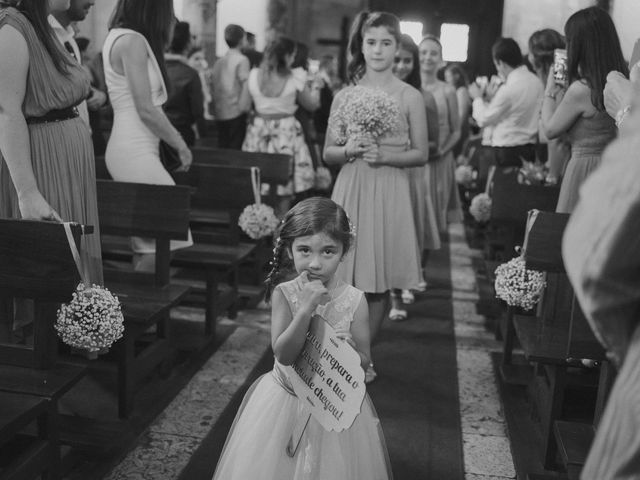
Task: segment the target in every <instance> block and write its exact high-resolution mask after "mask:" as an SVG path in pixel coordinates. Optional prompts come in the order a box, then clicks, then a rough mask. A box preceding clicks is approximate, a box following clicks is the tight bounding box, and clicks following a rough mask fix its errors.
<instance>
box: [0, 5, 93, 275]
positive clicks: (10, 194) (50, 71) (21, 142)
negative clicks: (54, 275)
mask: <svg viewBox="0 0 640 480" xmlns="http://www.w3.org/2000/svg"><path fill="white" fill-rule="evenodd" d="M68 8H69V1H68V0H67V1H63V0H57V1H52V0H32V1H28V2H26V1H23V2H16V1H8V2H7V1H3V2H0V45H3V48H0V217H4V218H25V219H32V220H51V221H65V222H78V223H81V224H84V225H93V226H94V233H93V235H87V236H86V237H84V238H83V248H82V252H81V255H82V258H83V262H84V264H85V265H86V267H87V268H88V270H89V278H90V280H91V282H93V283H97V284H101V283H102V255H101V251H100V231H99V222H98V207H97V200H96V178H95V162H94V157H93V147H92V144H91V134H90V132H89V125H88V124H87V123H86V122H85V121H83V120H82V119H80V117H79V116H78V111H77V110H76V108H75V107H76V106H77V105H78V104H80V103H81V102H82V101H83V100H84V99H85V98H87V96H88V95H89V93H90V92H91V86H90V84H89V76H88V75H87V73H86V72H85V71H84V70H83V68H82V67H81V66H80V64H79V63H78V62H77V61H76V60H74V59H73V58H72V57H71V56H70V55H69V54H68V53H67V51H66V50H65V49H64V47H63V46H62V45H61V44H60V43H59V42H58V40H57V39H56V37H55V35H54V32H53V30H52V29H51V27H50V26H49V24H48V22H47V15H49V14H50V13H54V12H62V11H64V10H66V9H68ZM8 45H10V46H11V48H8V47H7V46H8Z"/></svg>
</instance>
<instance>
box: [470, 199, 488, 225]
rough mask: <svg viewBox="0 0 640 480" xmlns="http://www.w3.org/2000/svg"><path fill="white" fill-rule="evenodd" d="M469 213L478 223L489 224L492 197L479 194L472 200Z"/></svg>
mask: <svg viewBox="0 0 640 480" xmlns="http://www.w3.org/2000/svg"><path fill="white" fill-rule="evenodd" d="M469 213H470V214H471V216H472V217H473V218H474V219H475V221H476V222H478V223H484V222H488V221H489V219H490V218H491V197H490V196H489V194H487V193H479V194H478V195H476V196H475V197H473V198H472V199H471V205H469Z"/></svg>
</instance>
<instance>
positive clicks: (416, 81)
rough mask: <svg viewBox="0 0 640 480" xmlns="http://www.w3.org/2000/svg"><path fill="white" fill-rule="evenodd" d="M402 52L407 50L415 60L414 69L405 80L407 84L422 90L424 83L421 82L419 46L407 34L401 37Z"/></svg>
mask: <svg viewBox="0 0 640 480" xmlns="http://www.w3.org/2000/svg"><path fill="white" fill-rule="evenodd" d="M399 46H400V49H401V50H406V51H407V52H409V53H410V54H411V58H412V59H413V68H412V69H411V71H410V72H409V75H407V78H405V79H404V81H405V82H406V83H408V84H409V85H411V86H412V87H414V88H417V89H418V90H420V86H421V85H422V81H421V80H420V52H419V51H418V46H417V45H416V42H414V41H413V38H411V37H410V36H409V35H407V34H406V33H403V34H402V35H400V43H399Z"/></svg>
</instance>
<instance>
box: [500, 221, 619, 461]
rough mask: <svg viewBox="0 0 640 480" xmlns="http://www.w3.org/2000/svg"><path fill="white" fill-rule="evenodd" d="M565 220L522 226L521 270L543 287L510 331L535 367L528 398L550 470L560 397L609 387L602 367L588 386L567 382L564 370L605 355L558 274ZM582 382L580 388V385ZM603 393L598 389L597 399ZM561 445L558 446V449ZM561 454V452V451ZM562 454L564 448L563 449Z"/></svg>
mask: <svg viewBox="0 0 640 480" xmlns="http://www.w3.org/2000/svg"><path fill="white" fill-rule="evenodd" d="M568 217H569V215H567V214H559V213H549V212H541V211H533V212H531V215H530V217H529V220H528V222H527V234H526V237H525V241H524V246H523V256H524V258H525V261H526V265H527V268H531V269H534V270H539V271H545V272H547V275H546V281H547V287H546V289H545V291H544V293H543V296H542V298H541V299H540V302H539V305H538V314H537V316H536V317H534V318H532V317H530V316H528V317H524V316H519V315H516V316H515V317H514V319H513V325H514V329H515V332H516V335H517V336H518V339H519V340H520V344H521V345H522V349H523V351H524V355H525V357H526V358H527V360H528V361H530V362H532V363H534V364H536V365H537V375H536V376H535V377H534V378H533V380H532V384H531V389H530V390H531V392H532V393H533V394H534V398H535V399H536V405H537V407H538V411H539V417H540V419H541V426H542V434H543V445H542V458H543V464H544V466H545V468H553V467H554V462H555V457H556V452H557V444H556V441H555V438H554V423H555V422H556V421H558V420H560V419H561V411H562V406H563V403H564V393H565V390H566V388H567V386H568V385H569V384H570V383H571V382H573V383H575V381H576V380H579V381H580V382H579V384H580V385H582V386H585V387H593V388H597V387H598V385H601V386H604V385H605V384H606V383H608V382H609V380H608V378H607V377H608V376H609V374H610V371H609V369H608V367H605V368H601V369H600V372H599V376H600V380H599V381H598V382H595V383H594V382H593V381H592V377H591V376H589V375H579V376H576V377H572V378H570V376H569V375H568V371H567V369H568V368H569V367H578V368H582V367H583V365H582V363H581V362H580V359H584V358H588V359H590V360H593V361H596V362H605V361H606V357H605V352H604V349H603V348H602V346H601V345H600V344H599V343H598V341H597V340H596V338H595V337H594V335H593V333H592V332H591V330H590V328H589V327H588V325H587V323H586V319H585V317H584V315H583V314H582V312H581V311H580V308H579V305H578V304H577V302H576V299H575V296H574V293H573V290H572V288H571V285H570V284H569V282H568V279H567V277H566V275H565V274H564V273H562V272H564V265H563V262H562V255H561V248H560V247H561V242H562V234H563V232H564V227H565V226H566V222H567V220H568ZM583 381H584V382H583ZM602 395H606V391H604V389H602V388H600V389H598V396H602ZM597 405H599V407H597V408H596V413H595V416H597V417H599V415H600V412H599V411H598V409H601V408H602V406H603V405H604V400H603V399H602V398H599V399H598V401H597ZM560 444H561V445H562V442H561V443H560ZM563 448H564V447H563ZM564 450H565V451H566V448H564Z"/></svg>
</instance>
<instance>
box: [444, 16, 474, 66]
mask: <svg viewBox="0 0 640 480" xmlns="http://www.w3.org/2000/svg"><path fill="white" fill-rule="evenodd" d="M440 42H441V43H442V57H443V59H444V61H445V62H466V61H467V52H468V49H469V25H463V24H459V23H443V24H442V27H440Z"/></svg>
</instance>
